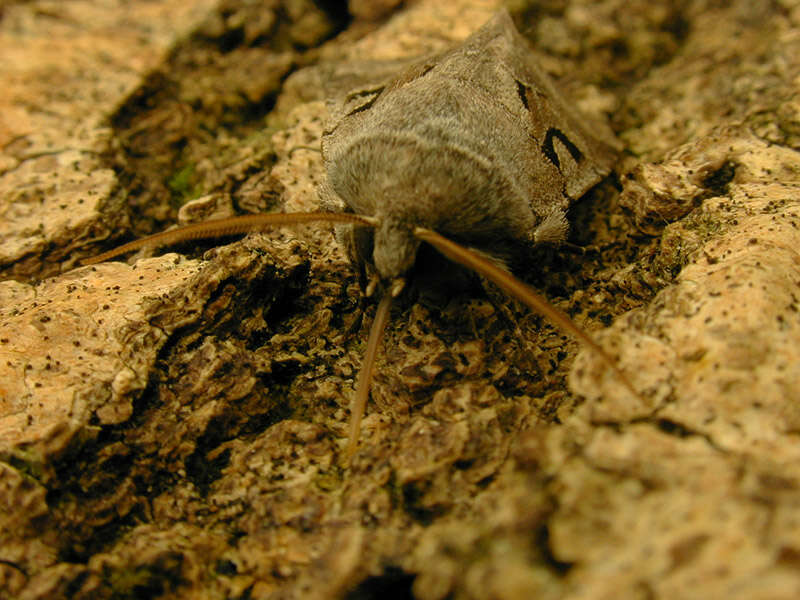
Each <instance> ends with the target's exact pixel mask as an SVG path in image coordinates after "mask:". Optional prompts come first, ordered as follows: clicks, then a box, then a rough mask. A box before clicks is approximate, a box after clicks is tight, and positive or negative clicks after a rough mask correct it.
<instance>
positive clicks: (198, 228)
mask: <svg viewBox="0 0 800 600" xmlns="http://www.w3.org/2000/svg"><path fill="white" fill-rule="evenodd" d="M319 221H323V222H329V223H345V224H350V225H363V226H365V227H376V226H377V221H376V220H375V219H374V218H372V217H366V216H362V215H354V214H350V213H332V212H296V213H269V214H261V215H243V216H239V217H229V218H227V219H217V220H215V221H205V222H203V223H193V224H191V225H186V226H184V227H178V228H177V229H170V230H169V231H162V232H160V233H155V234H153V235H149V236H147V237H143V238H141V239H138V240H134V241H132V242H128V243H127V244H123V245H122V246H118V247H116V248H113V249H111V250H109V251H107V252H103V253H102V254H98V255H97V256H92V257H89V258H84V259H83V260H82V261H81V264H83V265H94V264H96V263H100V262H103V261H106V260H108V259H110V258H115V257H117V256H120V255H122V254H126V253H127V252H131V251H133V250H139V249H140V248H158V247H160V246H169V245H171V244H177V243H178V242H184V241H188V240H199V239H207V238H215V237H223V236H227V235H236V234H240V233H250V232H253V231H261V230H263V229H268V228H270V227H275V226H278V225H295V224H300V223H314V222H319Z"/></svg>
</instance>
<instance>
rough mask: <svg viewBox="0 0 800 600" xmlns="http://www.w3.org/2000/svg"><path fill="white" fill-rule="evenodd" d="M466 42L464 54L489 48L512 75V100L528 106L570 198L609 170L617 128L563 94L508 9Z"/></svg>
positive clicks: (532, 129) (533, 131) (532, 127)
mask: <svg viewBox="0 0 800 600" xmlns="http://www.w3.org/2000/svg"><path fill="white" fill-rule="evenodd" d="M465 47H466V54H469V47H472V48H474V50H475V51H476V52H477V51H479V50H480V49H483V51H484V52H486V50H487V49H489V51H490V52H491V53H493V54H494V57H495V58H496V59H497V61H498V64H500V65H502V67H501V68H503V69H505V70H506V71H507V72H509V73H510V74H511V76H512V77H513V78H514V80H515V82H516V86H515V87H516V89H515V90H511V91H512V92H513V93H515V94H517V95H518V97H519V98H514V99H513V100H514V101H518V99H522V102H523V104H524V105H525V108H526V109H527V113H528V118H527V119H526V123H525V126H526V128H527V130H528V133H529V135H530V137H531V138H532V140H533V141H534V142H535V143H536V145H537V146H538V147H539V150H540V152H541V154H542V156H543V158H544V159H546V160H549V161H551V162H553V163H554V164H555V165H556V167H557V168H558V170H559V171H560V172H561V174H562V176H563V178H564V181H565V187H566V189H565V191H566V193H567V195H568V196H569V197H570V198H573V199H576V198H579V197H580V196H582V195H583V194H584V193H586V192H587V191H588V190H589V189H590V188H591V187H592V186H594V185H595V184H597V183H598V182H599V181H600V180H602V179H603V177H605V176H606V175H607V174H608V173H609V172H610V171H611V169H612V167H613V166H614V164H615V162H616V159H617V148H618V147H619V143H618V142H617V140H616V138H615V137H614V135H613V133H611V130H610V129H609V128H608V126H607V125H605V124H604V123H600V122H595V121H594V120H592V119H590V118H588V117H586V116H585V115H582V114H579V113H578V112H577V111H576V110H575V108H574V107H573V106H572V105H571V104H570V102H568V101H567V100H566V99H565V98H564V97H563V96H562V95H561V93H560V92H559V91H558V89H557V88H556V86H555V84H554V83H553V81H552V80H551V79H550V77H549V76H548V75H547V74H546V73H544V71H542V69H541V67H539V65H538V64H537V61H536V56H535V53H534V52H533V50H532V48H531V46H530V44H529V43H528V41H527V40H526V39H525V38H523V37H522V35H521V34H520V33H519V32H518V31H517V29H516V27H515V26H514V22H513V21H512V20H511V16H510V15H509V13H508V11H506V10H502V11H500V12H498V13H497V14H496V15H495V16H494V17H493V18H492V19H491V20H490V21H489V22H488V23H486V25H484V26H483V27H482V28H481V29H479V30H478V31H477V32H476V33H475V34H473V36H472V37H470V38H469V39H468V40H467V43H466V44H465ZM506 92H507V93H509V92H508V90H506ZM511 100H512V99H510V100H509V102H510V101H511Z"/></svg>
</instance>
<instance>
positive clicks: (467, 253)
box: [414, 227, 640, 398]
mask: <svg viewBox="0 0 800 600" xmlns="http://www.w3.org/2000/svg"><path fill="white" fill-rule="evenodd" d="M414 235H415V236H416V237H417V238H419V239H420V240H422V241H424V242H427V243H428V244H430V245H431V246H433V247H434V248H436V249H437V250H438V251H439V252H441V253H442V254H443V255H444V256H445V257H446V258H449V259H450V260H452V261H453V262H455V263H458V264H460V265H462V266H465V267H467V268H468V269H471V270H473V271H475V272H476V273H478V275H481V276H483V277H485V278H486V279H488V280H489V281H491V282H492V283H494V284H495V285H497V286H498V287H499V288H500V289H502V290H503V291H504V292H505V293H507V294H508V295H509V296H512V297H513V298H516V299H517V300H519V301H520V302H522V303H523V304H525V305H526V306H528V307H529V308H531V309H532V310H534V311H536V312H538V313H539V314H540V315H542V316H544V317H546V318H548V319H549V320H550V321H551V322H552V323H554V324H556V325H558V327H560V328H561V329H562V330H563V331H566V332H567V333H570V334H572V335H573V336H575V337H576V338H577V339H578V340H580V341H581V342H583V343H584V344H585V345H586V346H588V347H589V348H591V349H592V350H593V351H594V352H596V353H597V355H598V356H599V357H600V358H601V359H602V360H603V362H605V363H606V364H607V365H608V367H609V368H610V369H611V370H612V371H613V372H614V374H615V375H616V376H617V377H619V379H620V381H622V383H623V384H624V385H625V387H626V388H628V390H629V391H630V392H631V393H632V394H633V395H634V396H636V397H637V398H638V397H640V396H639V393H638V392H637V391H636V390H635V389H634V387H633V385H632V384H631V382H630V381H629V380H628V378H627V377H626V376H625V374H624V373H623V372H622V371H621V370H620V369H619V367H617V365H616V363H615V362H614V360H613V359H612V358H611V357H610V356H609V355H608V354H606V352H605V350H603V349H602V348H601V347H600V346H599V345H598V344H597V343H596V342H595V341H594V340H592V338H590V337H589V336H588V335H587V334H586V333H584V332H583V330H581V328H580V327H578V326H577V325H576V324H575V323H573V321H572V319H570V318H569V317H568V316H567V315H566V314H565V313H563V312H562V311H560V310H559V309H557V308H556V307H555V306H553V305H552V304H550V303H549V302H548V301H547V300H545V299H544V298H543V297H542V296H540V295H539V294H537V293H536V292H534V291H533V290H532V289H531V288H530V286H528V285H526V284H524V283H522V282H521V281H520V280H519V279H517V278H516V277H514V276H513V275H511V274H510V273H508V272H507V271H504V270H503V269H502V268H500V267H498V266H497V265H496V264H494V263H493V262H492V261H491V260H488V259H486V258H484V257H483V256H481V255H480V254H478V253H477V252H474V251H472V250H470V249H469V248H465V247H464V246H462V245H461V244H458V243H456V242H454V241H452V240H449V239H447V238H446V237H444V236H442V235H440V234H438V233H436V232H435V231H433V230H431V229H425V228H423V227H417V228H415V229H414Z"/></svg>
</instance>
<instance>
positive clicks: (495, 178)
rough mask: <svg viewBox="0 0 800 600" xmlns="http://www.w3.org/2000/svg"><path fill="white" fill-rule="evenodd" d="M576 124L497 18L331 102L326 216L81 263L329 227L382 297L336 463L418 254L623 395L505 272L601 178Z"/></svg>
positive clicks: (597, 145)
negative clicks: (486, 284)
mask: <svg viewBox="0 0 800 600" xmlns="http://www.w3.org/2000/svg"><path fill="white" fill-rule="evenodd" d="M585 123H586V121H585V119H584V118H583V117H581V116H580V115H579V114H578V113H577V112H576V111H575V110H574V109H573V108H572V107H571V105H570V104H569V102H568V101H567V100H565V99H564V98H563V97H562V96H561V95H560V94H559V93H558V92H557V91H556V88H555V87H554V85H553V83H552V82H551V81H550V79H549V78H548V77H547V76H546V75H545V74H544V73H543V72H542V71H541V69H540V68H539V67H538V66H537V64H536V62H535V60H534V58H533V55H532V53H531V50H530V48H529V46H528V44H527V41H526V40H525V39H524V38H523V37H522V36H521V35H520V34H519V33H518V32H517V30H516V28H515V27H514V24H513V22H512V20H511V17H510V15H509V14H508V12H507V11H501V12H499V13H497V14H496V15H495V16H494V17H493V18H492V19H491V20H490V21H489V22H488V23H486V24H485V25H484V26H483V27H481V28H480V29H479V30H478V31H477V32H475V33H474V34H473V35H472V36H470V37H469V38H468V39H467V40H466V41H464V42H463V43H462V44H461V45H460V46H458V47H456V48H453V49H452V50H450V51H447V52H444V53H443V54H440V55H438V56H434V57H430V58H426V59H423V60H420V61H419V62H417V63H415V64H414V65H413V66H411V67H410V68H408V69H407V70H405V71H404V72H403V73H402V74H401V75H400V76H399V77H398V78H396V79H394V80H392V81H389V82H387V83H383V84H379V85H375V86H371V87H368V88H366V89H358V90H354V91H352V92H350V93H348V94H345V95H344V96H343V97H342V98H340V99H339V100H338V101H336V103H335V104H334V105H333V106H332V110H331V119H330V122H329V123H328V125H327V127H326V129H325V131H324V133H323V137H322V155H323V161H324V165H325V169H326V171H327V180H326V181H325V182H324V183H323V184H322V185H321V186H320V190H319V192H320V196H321V200H322V203H323V206H326V207H329V208H333V209H334V210H333V211H328V212H311V213H274V214H261V215H248V216H241V217H232V218H228V219H221V220H218V221H211V222H205V223H198V224H193V225H189V226H185V227H182V228H178V229H173V230H170V231H166V232H162V233H158V234H155V235H152V236H150V237H146V238H142V239H139V240H136V241H134V242H131V243H128V244H125V245H123V246H120V247H118V248H116V249H114V250H110V251H108V252H106V253H104V254H100V255H99V256H96V257H94V258H92V259H90V260H89V261H85V262H86V263H89V264H91V263H96V262H100V261H103V260H107V259H109V258H113V257H115V256H118V255H121V254H124V253H126V252H129V251H131V250H136V249H139V248H142V247H151V246H159V245H166V244H173V243H176V242H179V241H184V240H190V239H198V238H209V237H217V236H223V235H231V234H236V233H246V232H251V231H256V230H261V229H265V228H269V227H274V226H278V225H286V224H298V223H309V222H330V223H334V224H335V225H336V226H337V239H338V240H339V241H340V243H341V244H342V245H343V247H344V249H345V250H346V252H347V255H348V257H349V258H350V260H351V261H352V262H353V263H354V264H355V265H357V266H358V267H359V268H361V269H362V270H363V273H364V274H365V275H366V277H367V281H368V284H367V286H366V294H367V295H368V296H370V295H372V294H373V293H374V292H376V291H378V290H380V292H381V294H382V299H381V300H380V302H379V303H378V308H377V310H376V313H375V318H374V321H373V324H372V327H371V331H370V334H369V338H368V342H367V349H366V353H365V357H364V362H363V365H362V367H361V371H360V373H359V377H358V381H357V384H356V393H355V397H354V399H353V401H352V403H351V417H350V419H351V420H350V427H349V441H348V447H347V449H346V454H345V456H346V457H350V456H352V455H353V453H354V451H355V450H356V447H357V443H358V437H359V430H360V424H361V418H362V415H363V414H364V410H365V407H366V403H367V400H368V397H369V390H370V382H371V377H372V371H373V367H374V363H375V357H376V355H377V352H378V348H379V345H380V338H381V335H382V332H383V330H384V327H385V325H386V323H387V320H388V317H389V311H390V307H391V303H392V299H393V298H396V297H397V296H398V295H399V294H400V293H401V292H402V290H403V289H404V288H405V287H406V286H407V284H408V281H409V280H410V279H413V277H414V271H415V262H416V261H417V258H418V253H419V249H420V247H421V245H422V244H428V245H430V246H432V247H433V248H434V249H435V250H437V251H438V252H439V253H441V255H443V256H444V257H446V258H447V259H449V260H450V261H453V262H455V263H457V264H459V265H462V266H463V267H466V268H467V269H470V270H472V271H474V272H475V273H477V274H478V275H480V276H482V277H484V278H485V279H487V280H489V281H491V282H493V283H494V284H495V285H497V286H498V287H499V288H501V289H502V290H504V291H505V292H506V293H507V294H509V295H510V296H512V297H514V298H516V299H517V300H519V301H521V302H522V303H524V304H525V305H527V306H528V307H530V308H531V309H533V310H534V311H537V312H539V313H540V314H542V315H543V316H545V317H547V318H548V319H550V320H551V321H552V322H553V323H554V324H556V325H557V326H559V327H561V328H562V329H563V330H565V331H566V332H568V333H570V334H572V335H574V336H575V337H577V338H578V339H579V340H580V341H582V342H583V343H584V344H586V345H587V346H589V347H590V348H592V349H593V350H594V351H595V352H597V353H598V354H599V355H600V356H601V357H602V359H603V360H604V361H605V363H606V364H607V365H608V366H609V368H610V369H612V370H613V371H614V372H615V373H616V375H617V376H618V377H619V379H620V380H621V381H622V382H623V383H624V385H625V386H626V387H628V388H629V389H630V390H631V391H632V392H633V393H634V394H636V392H635V391H634V390H633V388H632V386H631V384H630V383H629V382H628V380H627V378H626V377H625V376H624V375H623V374H622V373H621V371H620V370H619V369H618V368H617V366H616V365H615V363H614V361H613V360H612V359H611V358H610V356H609V355H607V354H606V353H605V352H604V351H603V350H602V348H600V347H599V346H598V345H597V344H596V343H595V342H594V341H592V339H590V338H589V337H588V336H587V335H586V334H585V333H584V332H583V331H582V330H581V329H580V328H578V327H577V326H576V325H575V324H574V323H573V322H572V321H571V320H570V319H569V317H567V316H566V315H565V314H564V313H563V312H561V311H560V310H558V309H556V308H555V307H553V306H552V305H550V304H549V303H548V302H547V301H546V300H545V299H544V298H543V297H541V296H540V295H539V294H537V293H536V292H534V291H533V290H532V289H531V288H530V287H528V286H527V285H526V284H524V283H522V282H521V281H519V280H518V279H516V278H515V277H514V276H513V275H511V273H510V272H509V271H508V270H507V268H506V267H505V264H506V261H507V260H508V259H509V258H511V257H512V256H513V254H514V252H515V251H518V249H519V248H521V247H528V248H529V247H532V246H535V245H538V244H542V243H551V244H557V243H560V242H562V241H564V240H565V237H566V233H567V228H568V225H567V220H566V212H567V209H568V208H569V206H570V204H571V203H572V202H574V201H575V200H576V199H577V198H579V197H580V196H582V195H583V194H584V193H586V192H587V191H588V190H589V189H590V188H591V187H592V186H594V185H595V184H597V183H598V182H599V181H600V180H601V179H603V178H604V177H605V176H606V175H607V174H608V173H609V172H610V171H611V168H612V166H613V164H614V162H615V159H616V152H615V150H614V149H613V147H612V146H611V145H610V144H608V143H606V142H604V141H602V140H601V139H600V138H599V137H598V136H597V135H594V134H593V133H592V131H590V130H589V128H588V127H587V126H585Z"/></svg>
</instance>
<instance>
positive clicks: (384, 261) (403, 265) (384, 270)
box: [372, 218, 420, 281]
mask: <svg viewBox="0 0 800 600" xmlns="http://www.w3.org/2000/svg"><path fill="white" fill-rule="evenodd" d="M419 245H420V240H419V239H418V238H417V237H416V236H415V235H414V228H413V226H411V225H409V224H406V223H403V222H400V221H397V220H395V219H391V218H384V219H381V220H380V224H379V225H378V227H377V229H376V230H375V238H374V243H373V251H372V259H373V262H374V264H375V269H376V270H377V271H378V274H379V275H380V277H381V279H383V280H384V281H394V280H396V279H398V278H399V277H403V276H404V275H405V274H406V273H408V271H409V270H411V267H412V266H414V262H415V261H416V258H417V250H419Z"/></svg>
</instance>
